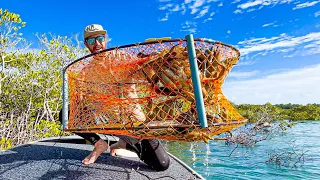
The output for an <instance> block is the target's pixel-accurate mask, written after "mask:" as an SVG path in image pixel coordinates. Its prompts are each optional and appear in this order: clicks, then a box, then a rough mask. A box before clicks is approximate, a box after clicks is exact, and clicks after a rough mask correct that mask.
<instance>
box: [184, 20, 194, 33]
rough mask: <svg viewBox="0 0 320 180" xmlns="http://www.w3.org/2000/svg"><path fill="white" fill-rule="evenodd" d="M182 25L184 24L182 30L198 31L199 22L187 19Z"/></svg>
mask: <svg viewBox="0 0 320 180" xmlns="http://www.w3.org/2000/svg"><path fill="white" fill-rule="evenodd" d="M181 26H182V29H181V30H180V31H187V32H190V33H196V32H197V23H196V22H191V21H186V22H185V23H182V24H181Z"/></svg>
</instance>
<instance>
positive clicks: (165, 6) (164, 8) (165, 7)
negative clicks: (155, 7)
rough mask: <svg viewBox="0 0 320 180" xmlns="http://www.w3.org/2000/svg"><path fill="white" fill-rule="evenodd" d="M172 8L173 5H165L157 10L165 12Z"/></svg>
mask: <svg viewBox="0 0 320 180" xmlns="http://www.w3.org/2000/svg"><path fill="white" fill-rule="evenodd" d="M172 6H173V4H166V5H164V6H160V7H159V10H167V9H169V8H170V7H172Z"/></svg>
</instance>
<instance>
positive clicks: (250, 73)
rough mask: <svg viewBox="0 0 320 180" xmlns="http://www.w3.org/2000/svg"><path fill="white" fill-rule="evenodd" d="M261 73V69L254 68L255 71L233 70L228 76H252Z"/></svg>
mask: <svg viewBox="0 0 320 180" xmlns="http://www.w3.org/2000/svg"><path fill="white" fill-rule="evenodd" d="M258 73H259V71H257V70H254V71H249V72H241V71H235V72H233V71H231V72H230V74H229V76H228V77H232V78H249V77H252V76H255V75H257V74H258Z"/></svg>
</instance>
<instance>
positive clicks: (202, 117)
mask: <svg viewBox="0 0 320 180" xmlns="http://www.w3.org/2000/svg"><path fill="white" fill-rule="evenodd" d="M186 39H187V47H188V57H189V63H190V70H191V76H192V84H193V89H194V95H195V98H196V107H197V112H198V119H199V121H200V125H201V127H202V128H206V127H208V121H207V116H206V110H205V107H204V101H203V95H202V90H201V83H200V76H199V71H198V63H197V58H196V50H195V47H194V39H193V35H192V34H189V35H187V36H186Z"/></svg>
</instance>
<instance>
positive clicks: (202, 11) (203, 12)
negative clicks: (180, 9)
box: [196, 6, 210, 19]
mask: <svg viewBox="0 0 320 180" xmlns="http://www.w3.org/2000/svg"><path fill="white" fill-rule="evenodd" d="M209 7H210V6H205V7H204V8H203V9H202V10H201V11H200V13H199V14H198V15H197V17H196V19H198V18H201V17H203V16H204V15H206V14H207V13H208V11H209Z"/></svg>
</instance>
